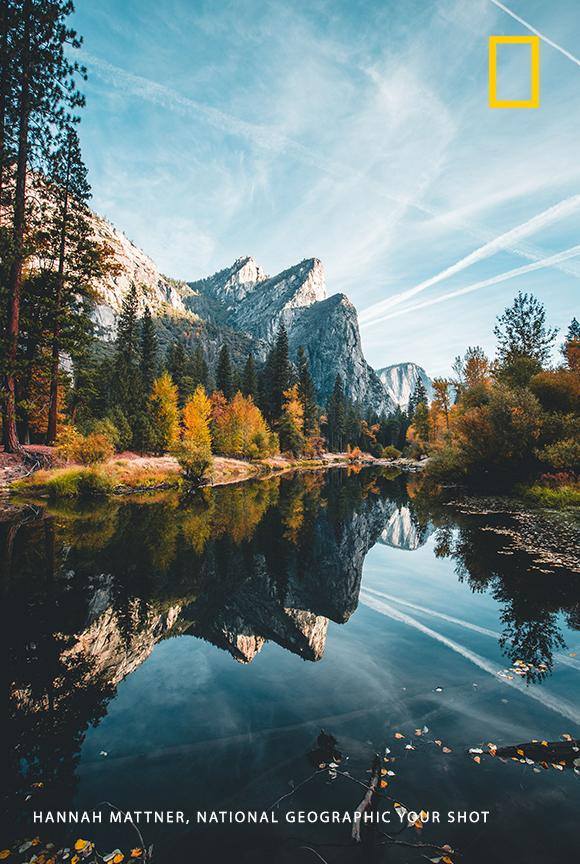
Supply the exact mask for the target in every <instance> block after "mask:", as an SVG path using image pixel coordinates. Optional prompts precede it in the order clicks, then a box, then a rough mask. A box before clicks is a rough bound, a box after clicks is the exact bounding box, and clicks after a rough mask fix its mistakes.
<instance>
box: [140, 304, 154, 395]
mask: <svg viewBox="0 0 580 864" xmlns="http://www.w3.org/2000/svg"><path fill="white" fill-rule="evenodd" d="M157 354H158V346H157V334H156V332H155V325H154V323H153V319H152V317H151V312H150V310H149V306H145V311H144V313H143V318H142V319H141V350H140V356H139V365H140V368H141V381H142V385H143V391H144V393H145V394H146V395H147V396H148V395H149V393H151V388H152V387H153V381H154V380H155V376H156V374H157Z"/></svg>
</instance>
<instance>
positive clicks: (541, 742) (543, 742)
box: [540, 741, 548, 747]
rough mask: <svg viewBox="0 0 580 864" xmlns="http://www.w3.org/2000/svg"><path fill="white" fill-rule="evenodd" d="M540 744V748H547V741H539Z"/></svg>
mask: <svg viewBox="0 0 580 864" xmlns="http://www.w3.org/2000/svg"><path fill="white" fill-rule="evenodd" d="M540 744H541V745H542V747H547V746H548V742H547V741H540Z"/></svg>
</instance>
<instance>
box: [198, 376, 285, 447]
mask: <svg viewBox="0 0 580 864" xmlns="http://www.w3.org/2000/svg"><path fill="white" fill-rule="evenodd" d="M211 403H212V422H211V429H212V437H213V442H214V449H215V452H216V453H222V454H223V455H224V456H234V457H241V458H250V459H257V458H262V457H265V456H270V455H272V454H273V453H276V452H277V450H278V437H277V435H275V434H274V433H272V432H271V431H270V429H269V427H268V424H267V423H266V421H265V420H264V417H263V415H262V412H261V411H260V409H259V408H258V406H257V405H255V404H254V401H253V400H252V398H251V397H249V396H244V395H243V394H242V393H240V392H238V393H236V394H235V396H234V397H233V399H232V400H231V402H227V401H226V400H225V397H224V396H223V394H222V393H221V391H217V392H216V393H213V394H212V398H211Z"/></svg>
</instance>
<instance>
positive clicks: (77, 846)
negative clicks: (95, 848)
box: [75, 838, 89, 852]
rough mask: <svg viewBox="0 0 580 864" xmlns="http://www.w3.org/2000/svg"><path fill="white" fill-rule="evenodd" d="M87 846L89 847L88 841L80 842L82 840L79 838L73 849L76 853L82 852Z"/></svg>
mask: <svg viewBox="0 0 580 864" xmlns="http://www.w3.org/2000/svg"><path fill="white" fill-rule="evenodd" d="M88 845H89V841H88V840H82V839H80V838H79V839H78V840H77V841H76V842H75V849H76V850H77V852H82V851H83V849H86V847H87V846H88Z"/></svg>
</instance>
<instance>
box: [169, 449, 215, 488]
mask: <svg viewBox="0 0 580 864" xmlns="http://www.w3.org/2000/svg"><path fill="white" fill-rule="evenodd" d="M173 455H174V456H175V458H176V459H177V461H178V462H179V467H180V468H181V470H182V472H183V476H184V477H185V479H186V480H187V482H188V483H192V484H193V485H195V486H201V484H202V483H203V482H204V480H206V479H208V477H209V475H210V473H211V469H212V467H213V456H212V455H211V450H210V448H209V447H207V446H204V445H202V444H192V443H191V442H189V441H187V440H185V441H181V442H180V444H179V445H178V446H177V447H175V448H174V450H173Z"/></svg>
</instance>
